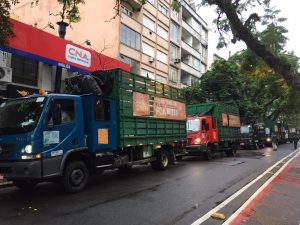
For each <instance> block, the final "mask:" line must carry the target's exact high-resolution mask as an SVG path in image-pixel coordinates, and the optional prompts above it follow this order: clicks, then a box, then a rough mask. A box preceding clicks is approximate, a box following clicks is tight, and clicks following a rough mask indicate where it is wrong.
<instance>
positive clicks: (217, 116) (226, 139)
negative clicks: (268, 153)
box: [187, 103, 241, 160]
mask: <svg viewBox="0 0 300 225" xmlns="http://www.w3.org/2000/svg"><path fill="white" fill-rule="evenodd" d="M187 115H188V118H187V138H188V145H187V152H188V155H200V154H204V155H205V157H206V159H208V160H210V159H212V158H213V156H214V153H215V152H218V151H224V152H225V153H226V155H227V156H234V155H235V154H236V150H237V149H238V148H239V142H240V138H241V133H240V117H239V110H238V108H236V107H233V106H230V105H225V104H219V103H204V104H197V105H188V106H187Z"/></svg>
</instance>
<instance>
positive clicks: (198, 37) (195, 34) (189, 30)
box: [182, 21, 201, 41]
mask: <svg viewBox="0 0 300 225" xmlns="http://www.w3.org/2000/svg"><path fill="white" fill-rule="evenodd" d="M182 28H184V29H185V30H186V31H188V32H189V33H190V34H191V35H192V36H194V37H195V38H196V39H198V40H199V41H200V40H201V35H200V34H199V33H198V32H196V31H195V30H194V29H193V28H192V27H191V26H190V25H188V24H187V23H186V22H185V21H182Z"/></svg>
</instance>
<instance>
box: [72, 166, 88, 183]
mask: <svg viewBox="0 0 300 225" xmlns="http://www.w3.org/2000/svg"><path fill="white" fill-rule="evenodd" d="M84 178H85V175H84V172H83V170H82V169H74V170H73V171H72V173H71V176H70V181H71V183H72V184H73V185H74V186H79V185H80V184H81V183H82V182H83V181H84Z"/></svg>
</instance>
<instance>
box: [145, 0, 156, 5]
mask: <svg viewBox="0 0 300 225" xmlns="http://www.w3.org/2000/svg"><path fill="white" fill-rule="evenodd" d="M147 2H149V3H150V4H152V5H153V6H155V0H148V1H147Z"/></svg>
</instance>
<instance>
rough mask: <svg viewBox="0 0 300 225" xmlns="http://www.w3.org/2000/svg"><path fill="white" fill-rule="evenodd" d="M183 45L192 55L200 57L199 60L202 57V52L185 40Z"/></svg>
mask: <svg viewBox="0 0 300 225" xmlns="http://www.w3.org/2000/svg"><path fill="white" fill-rule="evenodd" d="M181 47H182V48H183V49H184V50H186V51H187V52H189V53H190V54H191V55H193V56H195V57H196V58H197V59H199V60H200V59H201V54H200V52H198V51H197V50H195V49H194V48H192V47H191V46H190V45H188V44H187V43H185V42H184V41H183V42H182V43H181Z"/></svg>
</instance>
